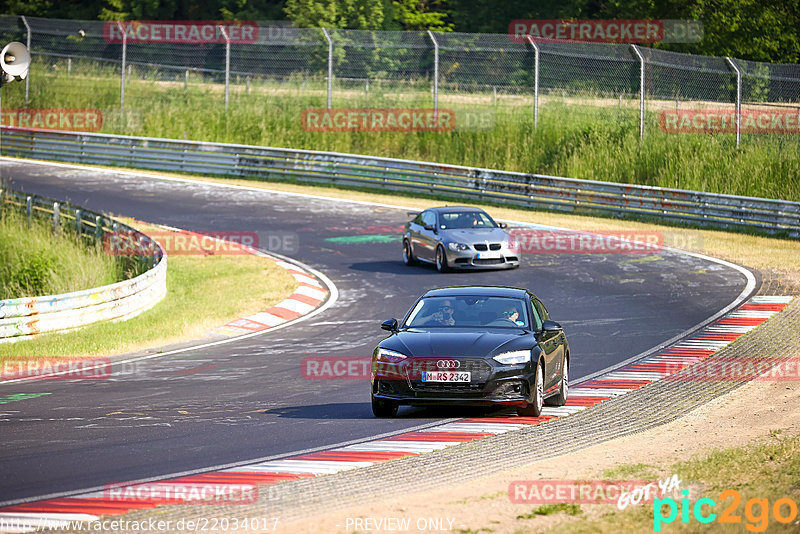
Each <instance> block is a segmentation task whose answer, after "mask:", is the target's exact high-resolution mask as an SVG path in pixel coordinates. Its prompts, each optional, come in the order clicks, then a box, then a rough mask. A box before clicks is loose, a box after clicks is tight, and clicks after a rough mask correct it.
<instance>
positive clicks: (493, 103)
mask: <svg viewBox="0 0 800 534" xmlns="http://www.w3.org/2000/svg"><path fill="white" fill-rule="evenodd" d="M120 24H128V23H115V22H108V23H104V22H98V21H77V20H57V19H42V18H34V17H17V16H0V38H2V39H3V42H4V43H5V42H9V41H11V40H18V41H21V42H23V43H29V48H30V50H31V54H32V57H33V61H32V66H31V73H32V74H31V76H29V78H28V79H27V80H26V81H25V84H26V87H25V98H24V106H25V107H27V106H29V105H31V103H32V102H33V103H35V104H36V106H37V107H41V106H42V104H43V102H42V98H39V100H38V101H36V99H37V95H44V94H45V89H44V86H45V85H47V86H49V87H48V91H49V92H47V93H46V94H47V95H48V96H47V100H48V101H47V106H48V107H60V108H76V107H81V106H83V107H86V106H88V105H91V107H95V108H98V109H100V110H102V113H103V128H102V129H103V131H109V132H112V131H113V132H119V133H137V132H136V126H137V124H139V125H140V124H141V123H142V121H144V120H146V117H145V116H146V114H147V113H148V112H149V111H152V110H154V109H157V108H158V107H159V106H168V105H170V103H171V102H174V101H179V100H180V99H182V98H189V96H187V95H189V94H190V92H191V90H201V91H202V92H203V94H204V95H205V97H208V95H213V97H214V102H218V103H219V105H220V106H224V107H225V109H226V110H227V109H228V108H229V106H236V105H241V103H242V102H243V101H244V99H247V98H251V99H252V98H262V97H263V95H264V94H266V93H270V94H273V95H275V94H281V93H285V94H286V95H287V96H292V95H301V96H302V98H303V99H304V101H305V102H309V101H310V102H314V103H315V104H316V105H317V106H318V107H326V106H327V107H334V106H335V107H351V108H355V107H375V106H378V105H386V104H387V103H394V104H400V103H401V104H402V105H416V106H418V107H422V106H425V107H447V108H453V109H458V108H459V107H463V108H469V109H493V110H496V109H498V106H505V107H506V108H507V109H508V110H511V112H513V113H515V114H518V115H526V116H529V117H530V119H531V121H532V123H533V126H534V127H538V126H539V115H540V112H541V113H543V114H546V113H547V112H548V110H549V109H556V108H557V109H559V110H561V112H562V113H563V110H565V109H566V110H569V112H570V113H576V114H584V115H587V116H591V117H593V116H603V117H605V118H606V119H610V120H614V121H617V122H619V123H622V124H626V125H627V124H630V127H631V128H632V129H635V128H638V132H639V135H641V136H643V137H646V136H647V133H648V132H650V131H653V130H658V129H660V130H662V131H669V129H670V128H673V129H676V130H678V131H680V130H681V128H684V129H688V130H687V131H697V129H698V128H700V129H701V130H702V129H703V128H705V131H709V130H713V128H712V127H711V126H713V124H712V125H711V126H709V124H710V123H709V122H708V120H710V119H708V116H707V115H708V113H711V112H714V111H715V110H716V111H717V112H719V113H720V114H722V115H727V116H729V117H732V121H733V122H732V123H731V124H730V125H728V127H727V129H722V130H719V131H724V132H730V133H731V135H736V139H737V144H738V142H739V140H740V132H744V133H748V132H751V131H753V130H752V128H751V129H748V120H751V123H752V119H749V117H748V113H750V112H754V113H755V112H760V111H764V110H771V111H772V112H779V113H780V114H782V115H781V117H783V118H782V119H780V120H779V121H778V126H780V127H779V128H778V127H775V123H774V120H773V124H772V128H771V129H770V128H767V129H766V130H764V131H770V132H775V131H776V132H777V133H786V130H787V126H788V127H789V128H788V131H794V132H797V131H798V120H800V65H796V64H795V65H789V64H769V63H760V62H754V61H746V60H740V59H734V58H720V57H705V56H696V55H690V54H681V53H675V52H669V51H664V50H659V49H653V48H649V47H641V46H637V45H629V44H609V43H589V42H553V41H534V40H532V39H528V42H515V41H514V40H512V39H511V38H510V37H509V35H506V34H467V33H455V32H454V33H432V32H388V31H360V30H341V29H318V28H294V27H291V26H290V25H287V24H284V23H280V22H275V23H269V22H259V23H257V26H258V27H257V29H258V31H257V36H256V37H255V39H253V40H252V41H250V42H240V41H234V40H233V39H232V38H230V37H228V38H227V39H222V40H219V39H217V40H216V41H214V42H207V43H202V44H182V43H168V42H157V43H153V42H147V43H143V42H141V41H139V40H133V41H131V42H127V40H123V42H121V43H120V42H115V41H114V40H113V39H109V28H110V27H111V26H114V25H120ZM210 24H214V23H210ZM118 27H119V30H120V35H122V34H123V32H122V26H118ZM222 34H223V35H225V34H226V32H224V31H223V32H222ZM87 78H91V79H92V80H93V85H92V89H91V91H89V94H87V85H86V84H85V82H86V80H87ZM139 82H148V83H152V82H157V83H158V84H159V85H160V86H161V87H162V88H164V87H166V88H168V89H169V91H168V93H167V96H164V95H163V94H161V96H159V100H158V101H154V100H153V95H152V91H148V89H147V85H146V84H140V83H139ZM103 87H104V88H105V89H106V90H101V89H102V88H103ZM112 88H116V90H114V91H112V90H111V89H112ZM34 101H35V102H34ZM681 112H684V113H685V112H694V115H689V116H688V118H687V117H684V116H681V115H680V113H681ZM670 113H671V114H672V115H668V114H670ZM562 116H563V115H562ZM698 117H700V119H703V117H705V119H704V121H705V122H704V121H703V120H701V121H700V122H699V123H698ZM792 117H794V119H792ZM714 120H717V119H714ZM723 120H724V118H723ZM670 121H672V122H670ZM687 121H688V122H687ZM4 124H8V122H7V121H4ZM698 124H700V126H698ZM753 124H755V123H753ZM753 124H750V126H753ZM755 127H756V130H757V131H759V130H758V128H757V127H758V124H755ZM792 128H794V130H792Z"/></svg>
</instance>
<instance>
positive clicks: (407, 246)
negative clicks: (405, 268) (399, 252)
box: [403, 239, 417, 265]
mask: <svg viewBox="0 0 800 534" xmlns="http://www.w3.org/2000/svg"><path fill="white" fill-rule="evenodd" d="M403 263H405V264H406V265H416V264H417V258H415V257H414V252H413V251H412V250H411V243H409V242H408V240H407V239H403Z"/></svg>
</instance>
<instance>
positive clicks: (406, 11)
mask: <svg viewBox="0 0 800 534" xmlns="http://www.w3.org/2000/svg"><path fill="white" fill-rule="evenodd" d="M432 3H434V4H437V6H436V7H439V8H441V7H442V6H441V2H438V1H437V0H434V1H433V2H432ZM392 4H393V5H394V8H395V18H396V19H397V20H398V21H399V22H400V24H401V25H402V27H403V29H404V30H418V31H421V30H433V31H441V32H451V31H453V24H452V23H451V22H445V19H446V18H447V17H448V13H446V12H444V11H430V10H431V9H432V8H434V6H431V5H428V0H394V1H393V2H392Z"/></svg>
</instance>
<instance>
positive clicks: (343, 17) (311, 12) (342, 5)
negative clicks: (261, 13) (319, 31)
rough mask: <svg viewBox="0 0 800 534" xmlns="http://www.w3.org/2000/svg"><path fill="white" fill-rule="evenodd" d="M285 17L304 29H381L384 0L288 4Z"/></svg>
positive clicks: (290, 1) (296, 1)
mask: <svg viewBox="0 0 800 534" xmlns="http://www.w3.org/2000/svg"><path fill="white" fill-rule="evenodd" d="M284 12H285V13H286V16H287V17H289V19H290V20H291V21H292V22H294V23H295V25H296V26H299V27H301V28H349V29H354V30H377V29H381V27H382V25H383V21H384V13H383V2H382V1H381V0H286V8H285V9H284Z"/></svg>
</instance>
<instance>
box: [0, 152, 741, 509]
mask: <svg viewBox="0 0 800 534" xmlns="http://www.w3.org/2000/svg"><path fill="white" fill-rule="evenodd" d="M0 165H1V167H0V169H2V173H3V177H4V178H5V179H6V181H7V183H8V185H9V186H10V187H12V188H14V189H17V190H24V191H26V192H30V193H35V194H39V195H44V196H49V197H53V198H56V199H63V200H69V201H71V202H73V203H74V204H77V205H80V206H84V207H86V208H89V209H92V210H97V211H105V212H110V213H113V214H114V215H119V216H131V217H135V218H137V219H139V220H143V221H148V222H154V223H161V224H166V225H170V226H175V227H179V228H183V229H188V230H192V231H197V232H211V231H215V232H219V231H239V232H243V231H246V232H258V233H259V235H260V237H261V243H262V246H261V248H262V249H267V250H268V249H269V245H270V243H269V241H270V239H269V236H278V237H280V236H295V237H296V238H297V241H296V244H299V246H298V247H296V249H294V250H289V251H287V250H281V249H273V250H274V251H275V252H278V253H281V254H285V255H287V256H291V257H292V258H294V259H297V260H299V261H302V262H304V263H306V264H307V265H309V266H311V267H313V268H315V269H317V270H319V271H321V272H322V273H324V274H325V275H326V276H327V277H328V278H330V279H331V280H332V281H333V282H334V283H335V284H336V286H337V288H338V291H339V299H338V301H337V302H336V303H335V304H334V305H333V306H332V307H330V308H329V309H327V310H326V311H324V312H323V313H321V314H318V315H316V316H314V317H312V318H311V319H309V320H307V321H304V322H301V323H298V324H297V325H295V326H291V327H289V328H284V329H281V330H277V331H272V332H269V331H268V332H266V333H265V334H264V335H260V336H256V337H251V338H248V339H243V340H239V341H233V342H231V343H228V344H224V345H219V346H215V347H209V348H205V349H197V350H189V351H186V352H183V353H180V354H175V355H168V356H163V357H160V358H153V359H148V360H144V361H140V362H136V363H135V364H131V365H130V368H129V369H128V370H127V371H126V372H123V373H118V374H117V373H115V374H114V376H113V377H112V378H110V379H107V380H84V381H65V380H47V381H34V382H26V383H19V382H17V383H10V384H2V385H0V387H2V392H1V394H2V395H11V394H16V393H42V392H46V393H50V394H49V395H46V396H43V397H38V398H30V399H26V400H23V401H18V402H13V403H8V404H4V405H2V406H1V407H0V425H2V426H0V428H1V429H2V434H0V435H1V436H2V442H3V447H2V451H0V471H2V472H3V473H4V475H5V476H3V477H2V479H0V502H9V501H16V500H19V499H26V498H32V497H39V496H44V495H52V494H58V493H62V492H70V491H76V490H81V489H86V488H92V487H98V486H102V485H104V484H107V483H110V482H121V481H130V480H141V479H147V478H150V477H158V476H164V475H167V474H172V473H178V472H184V471H188V470H195V469H203V468H210V467H212V466H218V465H221V464H228V463H235V462H245V461H247V460H252V459H262V458H266V457H272V456H281V455H288V454H290V453H296V452H297V451H302V450H307V449H312V448H319V447H327V446H331V445H334V444H338V443H341V442H346V441H351V440H361V439H366V438H369V437H372V436H375V435H378V434H383V433H399V432H402V431H404V430H407V429H409V428H411V427H415V426H419V425H430V424H433V423H437V422H440V421H441V419H443V418H452V417H460V416H463V415H468V412H465V411H464V410H448V411H436V410H422V409H415V410H412V409H409V408H401V412H400V417H399V418H397V419H394V420H379V419H375V418H374V417H373V416H372V412H371V410H370V404H369V385H368V381H366V380H313V381H312V380H306V379H304V378H303V376H302V374H301V366H300V362H301V360H302V359H303V358H304V357H308V356H362V357H363V356H368V355H370V354H371V352H372V349H373V348H374V346H375V344H376V343H377V342H378V341H379V340H380V339H381V338H382V337H383V336H382V331H381V330H380V329H379V323H380V322H381V321H382V320H384V319H387V318H389V317H400V316H402V315H403V313H404V312H405V311H406V309H407V308H408V306H409V305H410V304H411V302H412V301H413V300H414V299H415V298H416V297H417V296H418V295H419V294H420V293H421V292H422V291H424V290H427V289H429V288H433V287H440V286H445V285H463V284H495V285H510V286H519V287H528V288H530V289H531V290H533V291H534V292H535V293H536V294H537V295H538V296H539V297H541V298H542V300H543V301H544V302H545V304H546V305H547V306H548V308H549V310H550V312H551V315H552V316H553V318H554V319H556V320H557V321H559V322H561V323H562V324H563V325H564V327H565V330H566V332H567V335H568V338H569V341H570V346H571V351H572V366H571V372H572V379H573V382H577V381H578V380H579V379H580V377H583V376H587V375H589V374H591V373H593V372H595V371H598V370H600V369H604V368H606V367H609V366H611V365H614V364H616V363H619V362H622V361H625V360H627V359H629V358H631V357H632V356H635V355H637V354H640V353H642V352H645V351H647V350H648V349H650V348H652V347H654V346H656V345H658V344H660V343H662V342H664V341H666V340H668V339H670V338H672V337H674V336H675V335H677V334H679V333H681V332H683V331H685V330H687V329H689V328H692V327H693V326H695V325H697V324H698V323H700V322H702V321H704V320H705V319H707V318H708V317H710V316H712V315H713V314H715V313H716V312H717V311H719V310H720V309H722V308H724V307H725V306H727V305H728V304H729V303H731V302H732V301H733V300H734V299H735V298H736V297H737V296H738V295H739V294H740V292H741V291H742V290H743V288H744V287H745V285H746V279H745V277H744V276H743V274H742V273H740V272H739V271H737V270H735V269H733V268H730V267H727V266H723V265H720V264H718V263H714V262H711V261H708V260H706V259H701V258H696V257H692V256H688V255H684V254H678V253H672V252H662V253H660V254H658V255H650V256H643V255H642V254H609V255H593V254H583V255H567V254H555V255H547V256H541V255H525V256H523V265H522V267H521V268H520V269H517V270H513V271H500V272H492V271H487V272H471V273H448V274H439V273H437V272H436V271H435V270H434V269H433V268H432V267H430V266H417V267H406V266H404V265H403V264H402V262H401V259H400V252H401V251H400V243H399V239H398V237H397V236H398V234H397V229H398V227H400V226H402V225H403V224H404V223H405V221H406V220H407V215H406V211H405V210H404V209H395V208H388V207H384V206H373V205H366V204H360V203H349V202H345V201H341V200H330V199H323V198H313V197H306V196H298V195H289V194H282V193H276V192H272V191H257V190H249V189H243V188H229V187H219V186H214V185H209V184H203V183H187V182H181V181H169V180H166V179H159V178H153V177H143V176H134V175H132V174H127V173H109V172H101V171H89V170H86V169H74V168H67V167H61V166H53V165H48V164H34V163H25V162H15V161H11V160H2V161H0ZM398 202H399V203H400V204H402V202H403V201H402V199H400V200H399V201H398ZM489 211H490V213H491V210H489ZM273 241H275V240H274V239H273ZM265 245H266V246H265ZM220 298H224V295H221V296H220Z"/></svg>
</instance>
